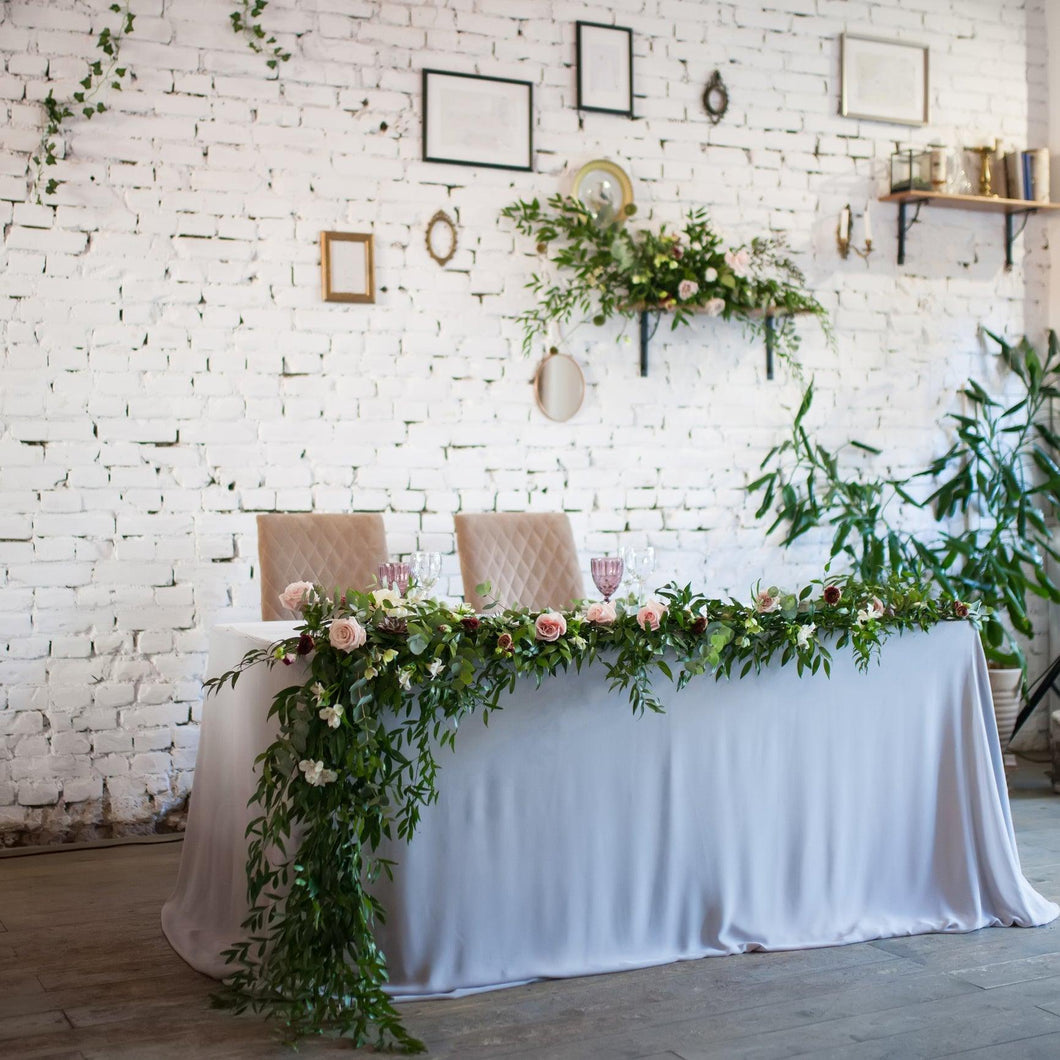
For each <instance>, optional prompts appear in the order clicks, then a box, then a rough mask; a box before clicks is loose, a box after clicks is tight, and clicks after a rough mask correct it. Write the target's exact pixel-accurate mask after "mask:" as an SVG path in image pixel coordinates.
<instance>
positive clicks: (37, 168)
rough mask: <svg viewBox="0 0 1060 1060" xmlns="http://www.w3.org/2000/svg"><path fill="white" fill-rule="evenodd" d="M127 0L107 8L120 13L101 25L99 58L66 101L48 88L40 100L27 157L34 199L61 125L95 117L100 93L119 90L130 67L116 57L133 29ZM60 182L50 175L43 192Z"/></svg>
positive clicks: (100, 109)
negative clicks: (34, 140) (39, 120)
mask: <svg viewBox="0 0 1060 1060" xmlns="http://www.w3.org/2000/svg"><path fill="white" fill-rule="evenodd" d="M129 3H130V0H123V2H122V3H113V4H111V5H110V10H111V11H113V12H114V14H116V15H118V16H119V20H118V25H117V27H116V28H111V27H110V26H104V27H103V29H102V30H101V31H100V34H99V36H98V37H97V38H96V47H97V48H98V49H99V51H100V54H101V57H100V58H98V59H96V60H94V61H93V62H91V63H89V65H88V73H87V74H86V75H85V76H84V77H83V78H82V79H81V81H80V86H81V87H80V88H79V89H78V91H76V92H75V93H74V94H73V96H72V97H71V98H70V99H69V100H68V101H67V102H65V103H62V102H60V101H59V100H57V99H56V98H55V95H54V93H53V92H52V91H51V89H49V90H48V95H47V96H46V97H45V98H44V100H43V106H44V113H45V114H46V115H47V119H48V120H47V122H46V123H45V125H44V129H43V130H42V132H41V138H40V144H39V145H38V146H37V150H36V151H35V152H34V154H33V155H32V156H31V158H30V184H29V193H30V195H35V197H36V201H37V202H40V201H41V182H42V181H43V180H44V173H45V169H46V168H47V167H50V166H54V165H55V164H56V162H57V161H58V156H57V155H56V153H55V152H56V149H57V145H58V144H59V142H60V141H61V140H62V137H63V135H64V134H63V124H64V122H66V121H67V119H69V118H73V117H77V116H80V117H83V118H94V117H95V116H96V115H97V114H102V113H103V112H104V111H105V110H106V109H107V105H106V103H104V102H103V100H102V99H101V98H100V96H101V94H102V93H103V92H104V91H105V90H106V89H108V88H110V89H113V90H114V91H115V92H120V91H121V89H122V83H123V82H124V81H125V79H126V78H127V77H128V74H129V68H128V67H127V66H119V65H118V64H119V62H120V59H119V56H120V53H121V46H122V42H123V41H124V40H125V38H126V36H127V35H128V34H130V33H131V32H132V29H133V19H134V18H135V16H134V15H133V13H132V12H131V11H130V10H129ZM61 184H62V181H61V180H59V179H57V178H56V177H49V178H48V180H47V182H46V183H45V185H44V194H45V195H54V194H55V192H56V190H57V189H58V188H59V186H60V185H61Z"/></svg>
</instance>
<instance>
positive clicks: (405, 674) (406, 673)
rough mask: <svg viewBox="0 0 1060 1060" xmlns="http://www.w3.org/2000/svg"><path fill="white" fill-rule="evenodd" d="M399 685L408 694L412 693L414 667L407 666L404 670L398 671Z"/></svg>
mask: <svg viewBox="0 0 1060 1060" xmlns="http://www.w3.org/2000/svg"><path fill="white" fill-rule="evenodd" d="M397 679H398V684H399V685H401V687H402V688H403V689H404V690H405V691H406V692H411V691H412V667H411V666H406V667H405V668H404V669H403V670H398V673H397Z"/></svg>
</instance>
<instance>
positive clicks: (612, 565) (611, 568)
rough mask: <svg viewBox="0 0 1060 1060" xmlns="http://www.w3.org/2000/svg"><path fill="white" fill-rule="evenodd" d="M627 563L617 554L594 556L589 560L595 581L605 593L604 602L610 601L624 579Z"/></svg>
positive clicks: (598, 587)
mask: <svg viewBox="0 0 1060 1060" xmlns="http://www.w3.org/2000/svg"><path fill="white" fill-rule="evenodd" d="M625 566H626V565H625V563H623V561H622V560H621V559H619V558H618V557H617V556H593V558H592V559H591V560H589V569H590V570H591V571H592V573H593V582H594V584H595V585H596V587H597V589H599V590H600V592H601V593H602V594H603V598H604V603H607V602H609V601H610V599H611V597H612V596H613V595H614V592H615V590H616V589H617V588H618V586H619V584H620V583H621V581H622V572H623V570H624V569H625Z"/></svg>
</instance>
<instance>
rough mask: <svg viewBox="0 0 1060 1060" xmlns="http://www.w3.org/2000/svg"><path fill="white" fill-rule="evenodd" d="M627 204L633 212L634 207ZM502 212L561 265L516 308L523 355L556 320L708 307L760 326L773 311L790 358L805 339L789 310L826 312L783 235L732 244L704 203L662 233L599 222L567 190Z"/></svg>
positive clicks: (675, 319) (534, 281)
mask: <svg viewBox="0 0 1060 1060" xmlns="http://www.w3.org/2000/svg"><path fill="white" fill-rule="evenodd" d="M626 209H627V215H632V213H633V212H634V210H635V208H634V207H633V206H629V207H627V208H626ZM501 215H502V216H503V217H506V218H508V219H509V220H511V221H513V222H514V223H515V227H516V229H517V230H518V231H519V232H520V233H522V234H523V235H525V236H529V237H530V238H532V239H533V240H535V242H536V244H537V249H538V252H539V253H540V254H542V255H544V256H545V257H546V258H547V260H548V261H549V262H550V263H551V264H552V265H554V266H555V267H556V269H557V270H558V271H559V272H560V273H561V274H562V278H561V279H560V280H559V281H557V282H552V281H551V280H550V279H548V278H546V276H544V275H542V274H539V273H535V274H534V275H533V276H532V277H531V279H530V281H529V282H528V283H527V285H526V286H527V287H528V288H529V289H530V290H531V291H533V292H534V294H535V295H536V296H537V299H538V302H537V305H536V306H534V307H533V308H532V309H528V310H527V311H526V312H525V313H522V314H521V315H520V316H519V322H520V323H521V324H522V326H523V352H524V353H526V354H529V353H530V352H531V351H532V349H533V346H534V343H535V342H536V341H538V340H539V339H540V340H545V339H546V337H547V334H548V328H549V325H550V324H551V323H552V322H553V321H555V322H557V323H560V324H566V323H569V322H570V321H571V320H573V319H574V318H576V317H577V318H581V319H589V318H591V319H592V320H593V322H594V323H595V324H603V323H604V322H605V321H607V320H609V319H610V318H611V317H613V316H622V317H626V318H630V319H632V318H634V317H636V316H638V315H639V314H640V313H641V312H642V311H644V310H649V311H658V312H667V313H670V314H671V316H672V327H673V328H674V329H676V328H677V327H679V326H680V325H684V324H688V323H689V322H690V321H691V319H692V317H693V316H694V315H695V314H697V313H706V314H707V315H711V316H721V317H723V318H724V319H726V320H729V319H737V320H741V321H743V322H744V323H746V324H748V325H749V326H750V327H751V328H752V329H753V330H757V331H760V330H762V329H763V328H764V326H765V325H764V320H763V317H764V314H765V311H766V310H771V311H773V313H774V315H775V316H776V318H777V326H776V336H777V340H778V341H777V350H778V353H780V354H781V356H783V357H785V358H786V359H787V360H788V361H789V363H790V362H792V359H793V357H794V354H795V352H796V350H797V348H798V335H797V333H796V331H795V326H794V322H793V320H792V319H791V315H792V314H795V313H812V314H815V315H816V316H818V317H820V318H821V319H822V321H823V320H824V319H825V311H824V308H823V307H822V306H821V304H820V303H819V302H818V301H817V299H816V298H814V297H813V296H812V295H811V294H809V292H808V291H806V289H805V278H804V276H803V274H802V272H801V271H800V270H799V268H798V266H797V265H796V264H795V262H794V261H793V260H792V259H791V258H790V257H789V256H788V255H787V248H786V245H785V242H784V239H783V237H782V236H773V237H769V238H765V237H759V238H756V239H754V240H752V241H751V243H750V244H749V245H747V246H738V247H732V248H726V247H725V245H724V243H723V241H722V239H721V236H720V235H718V233H717V232H716V231H715V230H714V229H713V228H712V227H711V225H710V222H709V220H708V217H707V213H706V211H705V210H703V209H701V208H700V209H692V210H689V212H688V214H687V216H686V218H685V222H684V226H683V227H682V228H681V229H680V230H676V231H673V232H670V231H667V228H666V226H665V225H662V226H661V227H660V228H659V230H658V231H657V232H653V231H650V230H647V229H642V230H639V231H633V230H631V229H630V228H629V227H628V226H627V225H626V224H624V223H623V222H624V221H625V218H624V217H620V218H617V219H616V220H614V221H612V222H611V223H610V224H600V223H599V222H598V221H596V220H594V218H593V215H592V214H591V213H590V212H589V210H588V209H587V208H586V207H585V206H584V205H583V204H582V203H581V202H579V201H578V200H577V199H575V198H573V197H571V196H563V195H554V196H553V197H552V198H550V199H549V200H548V204H547V209H546V208H544V207H542V205H541V203H540V202H539V201H538V200H537V199H532V200H531V201H529V202H525V201H522V200H520V201H518V202H515V203H512V204H511V205H510V206H507V207H505V208H504V209H503V210H502V211H501Z"/></svg>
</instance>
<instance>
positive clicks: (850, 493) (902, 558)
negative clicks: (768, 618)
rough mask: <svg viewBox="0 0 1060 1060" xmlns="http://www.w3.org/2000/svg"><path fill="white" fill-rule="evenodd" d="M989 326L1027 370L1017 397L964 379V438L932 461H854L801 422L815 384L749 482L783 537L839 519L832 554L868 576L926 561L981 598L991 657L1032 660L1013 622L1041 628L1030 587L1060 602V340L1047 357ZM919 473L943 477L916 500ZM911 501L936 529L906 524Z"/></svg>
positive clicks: (1020, 375)
mask: <svg viewBox="0 0 1060 1060" xmlns="http://www.w3.org/2000/svg"><path fill="white" fill-rule="evenodd" d="M986 334H987V335H988V336H989V338H990V339H991V340H992V341H993V342H994V343H995V344H996V345H997V352H998V356H999V358H1000V360H1001V363H1002V364H1003V365H1004V367H1005V368H1007V369H1008V370H1009V371H1010V372H1011V373H1012V374H1013V375H1014V376H1015V378H1016V379H1017V380H1018V381H1019V384H1020V393H1019V395H1018V400H1015V401H1013V402H1012V403H1010V404H1009V403H1003V402H999V401H998V400H997V399H996V398H993V397H991V396H990V394H989V393H988V391H987V390H986V389H985V387H983V386H982V385H981V384H979V383H977V382H976V381H975V380H970V381H969V383H968V384H967V386H966V387H965V388H964V389H963V390H962V391H961V393H962V394H963V395H964V397H965V398H967V400H968V402H969V403H970V406H971V411H970V414H968V415H964V414H958V413H950V414H949V415H948V416H947V417H946V421H947V422H948V423H949V424H950V425H952V427H953V428H954V430H955V434H956V439H955V441H954V442H953V444H952V445H951V446H950V448H949V449H948V450H947V451H946V452H945V453H944V454H943V455H942V456H940V457H938V458H937V459H936V460H933V461H932V462H931V463H930V464H929V465H928V467H926V468H925V469H924V470H922V471H918V472H916V473H915V474H912V475H908V476H906V477H904V478H879V477H877V478H874V477H872V476H871V475H866V474H863V473H860V472H856V471H851V470H847V469H845V468H844V467H843V466H842V457H841V454H842V450H841V449H840V450H836V451H834V452H832V451H830V450H828V449H826V448H825V447H824V446H822V445H820V444H818V443H816V442H814V441H813V440H811V438H810V436H809V434H808V432H807V429H806V427H805V425H804V421H805V417H806V414H807V413H808V412H809V410H810V407H811V403H812V400H813V388H812V386H811V387H809V388H808V389H807V391H806V393H805V395H804V397H803V401H802V405H801V406H800V408H799V410H798V413H797V414H796V416H795V421H794V425H793V428H792V432H791V436H790V437H789V438H787V439H786V440H785V441H784V442H783V443H782V444H781V445H779V446H777V447H775V448H774V449H772V450H770V452H769V453H768V454H767V455H766V458H765V460H763V462H762V467H763V469H766V468H768V469H769V470H767V471H766V473H765V474H763V475H762V476H761V477H760V478H758V479H756V480H755V481H754V482H752V483H751V484H750V486H749V487H748V489H750V490H751V491H758V490H760V491H761V492H762V501H761V504H760V505H759V508H758V516H759V517H760V518H761V517H763V516H765V515H766V514H767V513H768V512H770V511H771V510H772V511H774V512H775V518H774V520H773V523H772V525H771V526H770V528H769V529H770V530H774V529H776V528H778V527H783V537H782V543H783V544H784V545H791V544H792V543H793V542H795V541H796V540H797V539H798V538H800V537H802V536H803V534H805V533H807V532H808V531H810V530H813V529H815V528H817V527H823V526H828V527H831V528H832V529H833V531H834V534H833V538H832V543H831V549H830V553H829V556H830V560H829V566H830V565H831V562H832V561H834V560H835V559H836V558H837V557H842V558H843V559H844V561H845V562H847V563H849V565H850V568H851V569H852V570H853V571H854V573H855V574H856V576H858V577H860V578H864V579H867V580H870V581H876V580H880V579H883V578H886V577H887V576H888V575H889V574H892V573H895V574H902V573H907V572H910V571H915V570H917V569H921V568H922V569H924V570H926V571H927V572H929V573H930V574H931V576H932V577H934V578H935V579H936V580H937V582H938V583H939V585H940V586H941V587H942V588H943V589H944V590H945V591H946V592H949V593H951V594H953V595H955V596H958V597H960V598H961V599H964V600H976V601H979V602H980V603H981V605H982V606H983V609H984V623H983V647H984V649H985V651H986V654H987V657H988V658H989V659H990V661H991V662H993V663H995V664H997V665H999V666H1019V667H1022V668H1025V667H1026V661H1025V658H1024V655H1023V651H1022V649H1021V647H1020V645H1019V643H1018V641H1017V640H1016V638H1015V637H1014V636H1013V634H1014V633H1019V634H1021V635H1022V636H1025V637H1032V636H1033V635H1034V628H1033V624H1032V622H1031V619H1030V617H1029V614H1028V600H1029V597H1031V596H1037V597H1040V598H1042V599H1044V600H1048V601H1049V602H1051V603H1060V586H1057V584H1056V583H1055V582H1054V581H1053V579H1052V578H1050V576H1049V574H1048V572H1047V570H1046V566H1045V564H1046V558H1047V557H1051V558H1052V559H1054V560H1055V559H1058V558H1060V553H1058V551H1057V548H1056V544H1055V542H1054V531H1053V527H1054V526H1055V525H1056V519H1057V517H1058V515H1060V466H1058V465H1060V437H1058V436H1057V434H1056V433H1055V432H1054V431H1053V429H1052V427H1051V425H1050V420H1049V407H1050V402H1051V401H1052V399H1053V398H1055V397H1057V396H1058V395H1060V344H1058V341H1057V336H1056V333H1055V332H1052V331H1050V332H1049V336H1048V343H1047V348H1046V351H1045V355H1044V357H1043V356H1042V355H1040V354H1039V353H1038V351H1037V350H1035V348H1034V347H1033V346H1032V345H1031V343H1030V342H1029V341H1028V340H1027V339H1026V338H1024V339H1022V340H1021V341H1020V342H1018V343H1017V344H1015V345H1012V344H1010V343H1008V342H1006V341H1005V340H1004V339H1002V338H1000V337H999V336H997V335H995V334H993V333H992V332H986ZM850 444H851V445H853V446H856V447H858V448H860V449H862V450H864V451H867V452H869V453H878V452H879V450H877V449H875V448H873V447H872V446H868V445H865V444H863V443H860V442H852V443H850ZM922 479H926V480H930V481H931V483H932V484H933V485H934V489H933V492H931V493H930V494H929V495H928V496H927V497H926V498H924V499H923V500H917V499H916V498H915V497H914V496H913V495H912V493H911V492H910V490H911V489H912V488H913V487H914V484H916V483H917V482H918V480H922ZM906 506H908V507H906ZM909 508H931V509H932V510H933V512H934V516H935V519H936V520H937V521H938V523H939V524H940V525H939V528H938V530H937V532H936V533H935V534H933V535H932V536H931V537H928V538H926V539H925V538H924V537H922V536H917V535H915V534H913V533H911V532H910V531H908V530H905V529H903V528H902V526H903V522H904V520H903V515H907V514H908V511H909ZM954 516H962V517H963V518H964V519H965V527H964V529H961V530H952V529H946V528H945V527H944V526H943V525H942V524H944V523H947V522H949V521H951V520H952V518H953V517H954Z"/></svg>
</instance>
